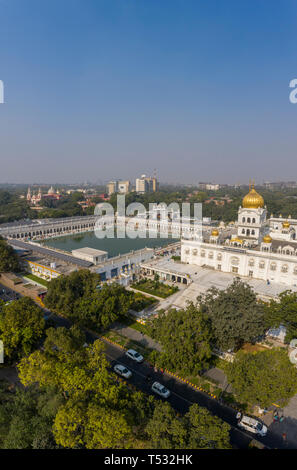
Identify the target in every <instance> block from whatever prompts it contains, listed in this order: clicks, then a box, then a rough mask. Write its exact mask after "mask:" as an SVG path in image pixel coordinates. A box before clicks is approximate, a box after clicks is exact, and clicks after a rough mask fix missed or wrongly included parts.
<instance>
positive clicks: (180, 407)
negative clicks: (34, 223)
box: [0, 286, 286, 449]
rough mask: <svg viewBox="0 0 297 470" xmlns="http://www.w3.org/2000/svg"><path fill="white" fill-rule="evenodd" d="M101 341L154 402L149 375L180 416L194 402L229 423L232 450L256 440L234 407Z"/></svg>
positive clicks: (276, 441) (60, 322) (269, 443)
mask: <svg viewBox="0 0 297 470" xmlns="http://www.w3.org/2000/svg"><path fill="white" fill-rule="evenodd" d="M0 289H1V286H0ZM9 294H10V295H9V297H10V298H12V299H13V298H15V297H14V295H15V294H13V291H10V293H9ZM46 312H47V315H46V317H48V314H49V313H50V312H49V311H48V310H46ZM50 319H51V320H52V321H53V323H54V324H55V325H56V326H57V327H58V326H64V327H66V328H70V326H71V325H72V323H71V322H70V321H69V320H67V319H65V318H63V317H60V316H58V315H56V314H53V313H52V314H50ZM97 339H100V336H99V335H97V334H95V333H91V332H86V340H87V342H88V343H92V342H94V341H95V340H97ZM102 341H104V343H105V346H106V356H107V359H108V360H109V361H110V363H111V367H112V366H113V365H114V364H115V363H120V364H123V365H125V366H126V367H127V368H128V369H129V370H131V372H132V374H133V375H132V377H131V378H130V379H129V382H130V383H131V384H133V385H134V386H135V387H136V388H138V389H139V390H141V391H143V392H145V393H148V394H152V395H154V396H155V397H156V398H157V399H161V398H159V397H158V396H156V395H155V394H154V393H153V392H152V391H151V386H150V384H149V383H148V382H147V380H146V376H147V375H148V374H149V375H150V376H151V378H152V382H153V381H155V380H157V381H158V382H161V383H162V384H164V385H165V386H166V387H167V388H168V389H169V390H170V392H171V396H170V397H169V399H168V401H169V403H170V404H171V405H172V407H173V408H174V409H175V410H176V411H178V412H179V413H182V414H184V413H186V412H187V411H188V409H189V407H190V406H191V405H192V404H194V403H197V404H198V405H199V406H203V407H205V408H207V409H208V410H209V411H210V412H211V413H212V414H214V415H215V416H217V417H219V418H221V419H222V420H223V421H225V422H226V423H228V424H229V425H230V426H231V431H230V441H231V444H232V445H233V446H234V447H235V448H240V449H244V448H247V447H248V445H249V443H250V442H251V441H252V440H253V439H255V435H252V434H250V433H247V432H245V431H242V430H240V429H239V428H238V427H237V419H236V413H237V412H236V410H234V409H233V408H231V407H229V406H226V405H224V404H222V403H220V402H219V401H218V400H215V399H213V398H211V397H210V396H209V395H207V394H206V393H204V392H201V391H199V390H195V389H193V388H192V387H190V386H188V385H187V384H185V383H183V382H180V381H179V380H178V379H176V378H175V377H172V376H171V375H169V374H166V373H161V372H160V371H157V372H155V371H154V369H153V368H152V366H151V365H150V364H148V363H147V362H143V363H142V364H138V363H136V362H134V361H132V360H131V359H129V358H127V357H126V355H125V351H124V350H123V349H122V348H120V347H117V346H115V345H113V344H111V343H109V342H108V341H105V340H103V339H102ZM257 440H258V441H260V442H261V443H262V444H264V445H265V446H266V447H268V448H272V449H273V448H278V449H279V448H286V446H285V444H284V442H283V441H282V439H281V438H280V437H279V436H278V435H276V434H275V433H273V432H271V431H270V430H268V433H267V436H265V437H262V438H261V437H257Z"/></svg>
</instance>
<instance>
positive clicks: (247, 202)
mask: <svg viewBox="0 0 297 470" xmlns="http://www.w3.org/2000/svg"><path fill="white" fill-rule="evenodd" d="M242 207H244V208H245V209H258V207H264V199H263V198H262V196H260V194H258V193H257V191H256V190H255V188H252V189H250V192H249V193H248V194H247V195H246V196H244V198H243V200H242Z"/></svg>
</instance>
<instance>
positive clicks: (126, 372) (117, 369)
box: [113, 364, 132, 379]
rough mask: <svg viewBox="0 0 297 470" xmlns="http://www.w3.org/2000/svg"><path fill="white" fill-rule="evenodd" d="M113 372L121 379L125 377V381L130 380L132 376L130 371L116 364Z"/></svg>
mask: <svg viewBox="0 0 297 470" xmlns="http://www.w3.org/2000/svg"><path fill="white" fill-rule="evenodd" d="M113 370H114V371H115V372H116V373H117V374H119V375H121V376H122V377H125V379H130V377H131V376H132V372H131V370H129V369H127V367H125V366H122V364H116V365H115V366H114V368H113Z"/></svg>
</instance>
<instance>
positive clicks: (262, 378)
mask: <svg viewBox="0 0 297 470" xmlns="http://www.w3.org/2000/svg"><path fill="white" fill-rule="evenodd" d="M226 372H227V377H228V381H229V383H230V384H231V385H232V389H233V390H234V393H235V394H236V397H238V399H239V400H240V401H241V402H243V403H250V404H251V405H260V406H261V407H263V408H264V407H269V406H271V404H272V403H277V404H279V405H280V406H282V407H283V406H285V405H286V404H287V402H288V400H289V398H291V397H292V396H293V395H294V394H295V393H296V392H297V369H296V368H295V367H294V366H293V364H291V362H290V360H289V357H288V353H287V351H286V350H284V349H283V348H277V349H271V350H267V351H259V352H257V353H245V352H243V351H239V352H238V353H237V354H236V356H235V360H234V362H233V363H231V364H228V367H227V370H226Z"/></svg>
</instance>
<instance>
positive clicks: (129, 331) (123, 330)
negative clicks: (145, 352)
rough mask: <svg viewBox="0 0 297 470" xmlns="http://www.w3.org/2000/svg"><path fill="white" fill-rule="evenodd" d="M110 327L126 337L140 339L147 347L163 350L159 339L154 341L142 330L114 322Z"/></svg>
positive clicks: (134, 339)
mask: <svg viewBox="0 0 297 470" xmlns="http://www.w3.org/2000/svg"><path fill="white" fill-rule="evenodd" d="M110 329H111V330H113V331H115V332H116V333H119V334H120V335H122V336H126V338H129V339H132V340H133V341H138V342H139V343H141V344H142V345H143V347H145V348H149V349H156V350H157V351H161V349H162V346H161V345H160V344H159V343H157V341H154V340H153V339H152V338H150V337H149V336H147V335H144V334H142V333H140V331H137V330H134V328H130V327H129V326H124V325H121V324H120V323H114V324H113V325H112V327H111V328H110Z"/></svg>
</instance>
